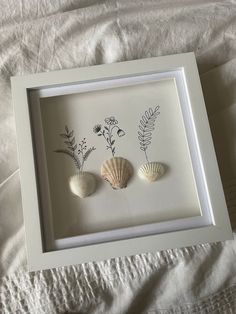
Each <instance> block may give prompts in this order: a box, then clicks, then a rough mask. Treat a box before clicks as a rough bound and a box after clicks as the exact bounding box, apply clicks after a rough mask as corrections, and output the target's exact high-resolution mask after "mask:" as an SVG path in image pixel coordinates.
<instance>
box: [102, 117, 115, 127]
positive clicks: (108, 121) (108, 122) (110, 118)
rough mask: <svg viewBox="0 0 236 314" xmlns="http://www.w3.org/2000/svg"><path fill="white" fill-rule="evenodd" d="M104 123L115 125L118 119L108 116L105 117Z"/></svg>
mask: <svg viewBox="0 0 236 314" xmlns="http://www.w3.org/2000/svg"><path fill="white" fill-rule="evenodd" d="M105 123H106V124H108V125H115V124H117V123H118V121H117V120H116V119H115V117H109V118H106V119H105Z"/></svg>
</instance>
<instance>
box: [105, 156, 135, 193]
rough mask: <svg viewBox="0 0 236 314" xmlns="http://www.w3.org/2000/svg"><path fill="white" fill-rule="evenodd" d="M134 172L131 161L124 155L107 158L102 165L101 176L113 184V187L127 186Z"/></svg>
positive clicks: (121, 187)
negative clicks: (123, 156)
mask: <svg viewBox="0 0 236 314" xmlns="http://www.w3.org/2000/svg"><path fill="white" fill-rule="evenodd" d="M132 173H133V168H132V165H131V163H130V162H129V161H128V160H127V159H125V158H122V157H113V158H111V159H109V160H106V161H104V162H103V164H102V167H101V176H102V177H103V179H104V180H106V181H108V182H109V183H110V184H111V186H112V187H113V189H123V188H126V186H127V183H128V181H129V179H130V177H131V176H132Z"/></svg>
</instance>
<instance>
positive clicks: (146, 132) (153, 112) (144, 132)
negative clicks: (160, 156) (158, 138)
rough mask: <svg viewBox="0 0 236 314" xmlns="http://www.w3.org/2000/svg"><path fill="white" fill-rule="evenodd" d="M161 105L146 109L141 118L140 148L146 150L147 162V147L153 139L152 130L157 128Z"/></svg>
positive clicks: (139, 131)
mask: <svg viewBox="0 0 236 314" xmlns="http://www.w3.org/2000/svg"><path fill="white" fill-rule="evenodd" d="M159 109H160V106H156V107H155V108H154V109H152V108H149V109H148V110H146V111H145V113H144V115H143V116H142V119H141V120H140V124H139V126H138V127H139V130H138V139H139V143H140V149H141V150H142V151H143V152H144V154H145V158H146V160H147V162H149V160H148V156H147V148H148V146H149V145H150V144H151V141H152V132H153V131H154V130H155V122H156V119H157V116H158V115H159V114H160V112H159Z"/></svg>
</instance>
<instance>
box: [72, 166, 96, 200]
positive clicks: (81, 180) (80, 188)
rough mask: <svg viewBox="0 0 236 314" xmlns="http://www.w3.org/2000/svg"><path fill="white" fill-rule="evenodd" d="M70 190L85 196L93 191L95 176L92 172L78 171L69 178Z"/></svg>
mask: <svg viewBox="0 0 236 314" xmlns="http://www.w3.org/2000/svg"><path fill="white" fill-rule="evenodd" d="M69 185H70V190H71V192H72V193H73V194H75V195H77V196H79V197H80V198H85V197H87V196H89V195H91V194H93V193H94V191H95V189H96V178H95V176H94V175H93V174H92V173H89V172H83V171H82V172H79V173H78V174H76V175H74V176H72V177H70V179H69Z"/></svg>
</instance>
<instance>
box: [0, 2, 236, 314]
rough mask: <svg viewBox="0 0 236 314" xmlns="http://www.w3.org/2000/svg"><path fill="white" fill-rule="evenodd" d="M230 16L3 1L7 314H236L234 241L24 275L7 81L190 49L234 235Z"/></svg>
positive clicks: (223, 9)
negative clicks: (196, 62) (78, 313)
mask: <svg viewBox="0 0 236 314" xmlns="http://www.w3.org/2000/svg"><path fill="white" fill-rule="evenodd" d="M235 14H236V8H235V1H233V0H226V1H212V0H207V1H199V0H192V1H187V0H186V1H185V0H179V1H149V0H148V1H145V2H144V1H135V2H134V1H109V2H108V1H106V2H103V3H101V4H98V3H96V2H95V1H92V0H88V1H86V2H85V1H72V0H71V1H60V2H59V1H54V2H51V1H44V2H41V1H38V0H27V1H24V0H23V1H14V0H13V1H8V0H3V1H2V2H1V14H0V25H1V28H0V46H1V50H0V91H1V92H0V121H1V123H0V132H1V133H0V134H1V136H0V141H1V145H0V182H1V185H0V209H1V210H0V236H1V242H0V245H1V247H0V257H1V267H0V273H1V278H2V280H1V289H0V290H1V302H2V303H1V305H0V308H1V311H2V312H3V313H13V312H17V311H18V312H19V313H27V312H28V313H37V314H38V313H58V312H59V313H60V312H73V311H74V312H76V311H77V312H79V311H80V312H84V313H132V312H136V313H137V312H139V313H148V312H150V313H152V312H153V313H156V312H158V313H161V314H162V313H165V314H166V313H168V312H169V313H174V312H177V313H194V312H196V313H214V312H215V313H217V312H218V313H234V312H235V309H236V304H235V300H236V286H235V283H236V264H235V254H236V245H235V240H234V241H228V242H226V243H218V244H211V245H201V246H195V247H191V248H185V249H181V250H177V249H176V250H167V251H165V252H157V253H154V254H142V255H137V256H133V257H128V258H118V259H113V260H109V261H105V262H101V263H89V264H84V265H79V266H74V267H66V268H61V269H53V270H50V271H43V272H36V273H32V274H27V273H26V272H25V264H26V255H25V246H24V229H23V220H22V208H21V194H20V182H19V172H18V170H17V169H18V165H17V155H16V141H15V136H16V134H15V127H14V116H13V111H12V106H11V96H10V79H9V78H10V76H11V75H21V74H27V73H35V72H45V71H49V70H56V69H62V68H72V67H77V66H87V65H92V64H101V63H110V62H117V61H122V60H131V59H137V58H145V57H150V56H159V55H166V54H172V53H177V52H179V53H180V52H186V51H195V53H196V56H197V61H198V66H199V70H200V74H201V80H202V86H203V90H204V96H205V100H206V106H207V109H208V113H209V117H210V123H211V127H212V131H213V137H214V140H215V145H216V151H217V156H218V161H219V165H220V170H221V175H222V179H223V184H224V188H225V194H226V198H227V203H228V207H229V212H230V217H231V221H232V224H233V228H234V230H235V226H236V224H235V222H236V220H235V218H236V215H235V210H236V207H235V201H236V168H235V164H236V157H235V149H234V148H235V136H234V135H233V134H236V133H235V130H234V126H235V122H236V115H235V112H236V110H235V108H236V94H235V80H236V59H235V55H236V46H235V33H236V20H235ZM176 282H177V283H178V285H176ZM121 300H122V302H121Z"/></svg>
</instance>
